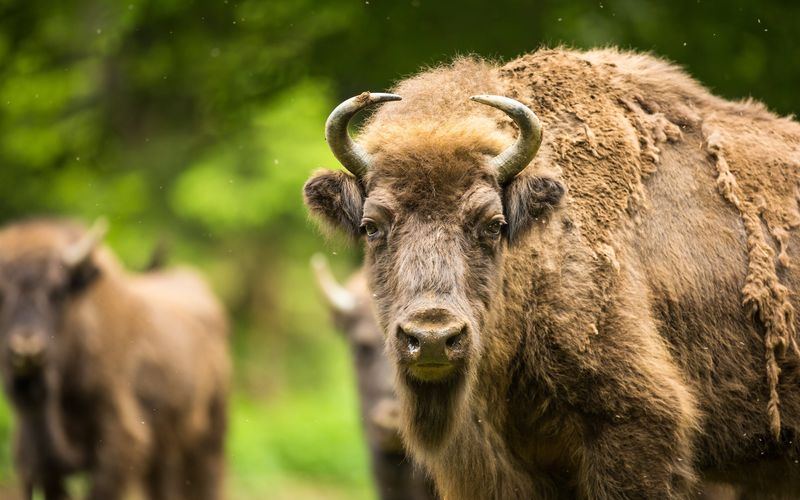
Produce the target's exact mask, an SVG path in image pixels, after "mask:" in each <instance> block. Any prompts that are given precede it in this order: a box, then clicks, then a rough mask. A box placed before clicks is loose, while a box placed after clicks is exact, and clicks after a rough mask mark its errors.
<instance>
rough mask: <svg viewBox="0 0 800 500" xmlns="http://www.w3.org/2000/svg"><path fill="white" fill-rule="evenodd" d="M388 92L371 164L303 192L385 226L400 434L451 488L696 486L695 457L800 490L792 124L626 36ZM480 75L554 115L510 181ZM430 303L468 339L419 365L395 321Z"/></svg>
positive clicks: (659, 492) (562, 494) (504, 133)
mask: <svg viewBox="0 0 800 500" xmlns="http://www.w3.org/2000/svg"><path fill="white" fill-rule="evenodd" d="M395 92H396V93H398V94H400V95H402V96H403V101H400V102H396V103H388V104H385V105H383V106H382V107H381V108H380V110H379V111H377V112H376V113H375V114H374V115H373V116H372V118H371V119H370V120H369V121H368V122H367V124H366V125H365V127H364V129H363V131H362V134H361V138H360V142H361V145H362V146H363V147H364V148H365V149H366V150H367V152H369V153H370V154H371V155H372V156H371V157H372V165H371V169H370V171H369V173H368V174H367V176H366V177H365V178H364V179H361V180H356V179H354V178H352V177H350V176H343V175H342V174H340V173H325V172H322V173H318V174H316V175H315V176H314V177H313V178H312V179H311V180H310V181H309V182H308V183H307V184H306V187H305V195H306V202H307V204H308V206H309V207H310V209H311V210H312V212H314V213H315V214H317V215H318V216H320V217H322V218H323V219H325V220H327V221H329V222H331V223H334V224H336V223H338V224H339V225H340V226H344V227H345V228H353V227H354V226H357V225H358V223H359V220H358V218H353V217H352V215H351V214H352V213H353V212H354V210H353V207H354V206H363V214H362V217H364V219H365V220H366V221H367V222H368V223H369V225H370V227H371V228H372V229H374V230H375V231H374V232H373V231H371V232H373V235H372V236H371V237H368V238H365V240H366V268H367V272H368V274H369V281H370V286H371V289H372V291H373V293H374V294H375V297H376V298H375V300H376V304H377V311H378V316H379V320H380V323H381V326H382V327H383V329H384V330H385V332H386V335H387V343H388V351H389V352H390V353H391V354H392V356H393V358H394V359H395V362H396V363H397V365H398V380H397V389H398V391H399V394H400V396H401V401H402V403H403V405H402V406H403V411H404V416H405V423H406V427H405V429H404V436H405V439H406V441H407V443H408V445H409V446H410V447H411V450H412V452H413V454H414V455H415V457H416V458H417V459H418V460H419V461H421V462H422V463H423V464H424V465H425V466H426V467H427V468H428V469H429V470H430V472H431V473H432V475H433V477H434V479H435V482H436V484H437V487H438V488H439V489H440V492H441V493H443V496H444V498H447V499H455V498H573V497H578V498H685V497H687V496H690V495H692V494H693V493H694V492H696V490H697V484H698V483H697V480H698V477H706V478H710V479H712V480H713V479H720V480H730V481H732V482H735V483H738V484H739V485H740V487H741V489H742V491H743V492H744V493H745V494H746V495H749V496H748V497H749V498H754V497H757V496H759V495H764V496H767V495H786V496H797V495H798V492H800V474H798V473H797V467H798V466H797V465H796V461H797V460H800V444H798V441H797V438H798V437H800V436H798V431H800V356H798V352H797V349H796V347H795V346H796V333H795V330H796V328H797V321H798V320H797V317H796V316H795V314H794V309H795V308H796V307H797V306H798V305H797V300H798V299H797V294H796V291H797V290H798V286H800V272H799V271H798V270H797V266H796V265H790V264H793V263H796V262H797V258H798V256H799V254H800V248H799V247H800V242H798V238H797V233H796V231H795V229H796V227H797V226H798V225H800V224H799V223H800V216H799V215H798V200H797V196H798V175H800V158H799V156H798V155H799V154H800V153H799V152H800V125H798V124H797V123H796V122H794V121H792V120H790V119H784V118H778V117H776V116H774V115H772V114H771V113H769V112H768V111H766V110H765V109H764V107H763V106H761V105H760V104H757V103H753V102H751V101H745V102H736V103H733V102H728V101H725V100H722V99H720V98H717V97H715V96H713V95H711V94H710V93H709V92H708V91H707V90H706V89H704V88H703V87H702V86H700V85H699V84H697V83H696V82H694V81H693V80H692V79H691V78H689V77H688V76H686V75H685V74H684V73H683V72H682V71H681V70H680V69H678V68H676V67H674V66H672V65H670V64H668V63H665V62H663V61H660V60H658V59H655V58H653V57H650V56H645V55H636V54H630V53H624V52H619V51H616V50H612V49H605V50H595V51H590V52H576V51H570V50H564V49H554V50H540V51H538V52H536V53H534V54H530V55H527V56H524V57H521V58H519V59H516V60H514V61H511V62H509V63H508V64H505V65H504V66H497V65H494V64H490V63H487V62H482V61H476V60H471V59H461V60H457V61H455V62H454V63H453V64H452V65H450V66H446V67H442V68H438V69H434V70H430V71H426V72H424V73H422V74H420V75H419V76H417V77H414V78H411V79H409V80H405V81H403V82H401V83H400V84H399V85H398V86H397V88H396V89H395ZM475 94H499V95H505V96H508V97H512V98H514V99H517V100H519V101H521V102H523V103H524V104H526V105H528V106H529V107H530V108H531V109H532V110H533V111H534V112H536V114H537V115H538V116H539V118H540V119H541V121H542V123H543V126H544V131H545V132H544V142H543V144H542V146H541V149H540V151H539V153H538V155H537V156H536V158H535V159H534V161H533V162H532V163H531V165H529V166H528V167H527V168H526V169H525V170H524V171H523V172H522V173H521V174H520V175H519V176H517V178H516V179H514V180H513V181H512V182H511V183H510V184H509V185H507V186H499V185H498V184H497V182H496V180H495V175H494V172H492V171H491V169H490V167H489V163H488V159H489V158H490V157H491V155H496V154H498V153H499V152H500V151H502V149H503V148H504V147H506V146H508V145H510V144H511V143H512V142H513V140H514V129H513V126H512V124H511V121H510V119H508V118H507V117H505V116H504V115H503V114H501V113H500V112H498V111H496V110H494V109H491V108H489V107H486V106H481V105H478V104H475V103H471V102H469V101H468V98H469V96H471V95H475ZM334 186H339V187H338V188H335V187H334ZM562 186H563V187H562ZM564 188H566V193H567V194H566V195H565V196H563V198H562V197H561V196H560V195H561V194H562V193H563V192H564ZM331 193H335V195H331ZM353 193H357V196H356V197H354V195H353ZM497 214H501V215H503V216H504V217H505V219H506V222H507V224H508V225H507V227H506V229H505V232H504V236H503V237H502V238H496V237H495V236H493V233H492V232H491V231H489V230H488V229H487V228H488V227H489V226H488V225H487V224H488V221H489V220H490V219H489V218H491V217H497V216H498V215H497ZM342 220H345V221H346V222H344V223H342V222H339V221H342ZM776 254H777V255H778V257H777V258H776V257H775V256H776ZM432 308H433V309H432ZM433 310H436V311H441V315H442V317H446V318H448V320H449V321H452V320H453V318H456V319H457V320H458V321H463V322H464V324H465V325H466V327H465V331H466V332H467V339H466V341H465V345H466V349H467V354H466V355H465V356H464V358H463V359H460V360H459V361H458V363H457V369H456V370H455V371H454V372H453V373H452V374H451V375H450V376H448V378H446V379H444V380H439V381H435V382H430V381H428V382H426V381H424V380H420V379H419V377H417V376H415V372H414V371H413V370H412V367H411V366H410V365H408V364H407V363H406V362H405V361H404V360H405V358H404V349H405V347H404V346H403V345H402V342H403V340H402V339H403V336H402V335H401V333H402V329H401V328H400V326H398V325H401V324H402V322H403V321H408V320H409V318H411V319H412V320H415V319H418V318H419V316H420V314H421V311H422V312H425V311H433ZM745 470H746V471H747V472H746V473H743V471H745Z"/></svg>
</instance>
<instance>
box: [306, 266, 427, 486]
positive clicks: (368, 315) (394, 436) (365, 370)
mask: <svg viewBox="0 0 800 500" xmlns="http://www.w3.org/2000/svg"><path fill="white" fill-rule="evenodd" d="M311 264H312V267H313V268H314V272H315V274H316V277H317V284H318V285H319V288H320V291H321V292H322V294H323V296H324V297H325V300H326V302H327V304H328V307H329V308H330V309H331V313H332V315H333V320H334V323H335V324H336V327H337V328H338V329H339V330H341V331H342V332H343V333H344V334H345V336H346V338H347V341H348V344H350V352H351V353H352V356H353V364H354V366H355V372H356V378H357V380H358V395H359V398H360V401H361V422H362V424H363V426H364V432H365V434H366V438H367V443H368V444H369V451H370V459H371V461H372V471H373V475H374V477H375V485H376V487H377V489H378V493H379V494H380V498H382V499H384V500H392V499H394V500H414V499H417V500H425V499H433V498H435V496H434V495H433V487H432V485H430V484H429V482H428V481H426V480H425V476H424V473H422V472H421V471H419V470H415V466H414V463H413V461H412V460H411V458H410V457H408V456H407V454H406V451H405V449H404V448H403V443H402V441H401V438H400V406H399V403H398V401H397V397H396V396H395V393H394V388H393V386H392V384H393V383H394V378H395V374H394V367H393V366H392V365H391V364H390V363H389V360H388V359H387V357H386V356H385V354H384V343H383V334H382V333H381V331H380V328H379V327H378V323H377V321H376V320H375V315H374V313H373V311H372V300H371V298H370V295H369V291H368V290H367V282H366V278H365V277H364V273H362V272H358V273H356V274H354V275H353V276H352V277H351V278H350V280H349V281H348V283H347V287H346V288H345V287H343V286H341V285H340V284H339V283H338V282H337V281H336V279H335V278H334V277H333V273H331V270H330V268H329V267H328V261H327V259H325V257H323V256H322V255H319V254H318V255H315V256H314V258H313V259H312V261H311Z"/></svg>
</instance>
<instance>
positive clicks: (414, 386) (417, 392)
mask: <svg viewBox="0 0 800 500" xmlns="http://www.w3.org/2000/svg"><path fill="white" fill-rule="evenodd" d="M399 378H400V384H399V385H400V387H401V390H400V394H401V397H402V398H403V399H404V400H405V402H404V403H405V404H403V405H402V407H403V409H404V413H405V415H404V416H405V419H404V420H405V422H406V426H407V433H406V434H407V438H409V439H411V440H413V441H414V442H415V443H416V444H417V445H418V446H420V447H421V448H423V449H425V450H428V451H433V450H436V449H439V448H441V447H442V446H443V445H444V443H445V442H446V440H447V438H448V437H449V436H450V435H451V434H452V430H453V428H454V427H455V426H457V425H458V422H459V421H460V419H461V418H462V417H463V416H464V415H463V414H464V411H463V410H462V408H463V407H464V404H463V403H464V399H465V393H466V386H467V376H466V373H465V372H464V370H458V371H457V372H456V373H454V374H453V375H452V376H450V377H448V378H447V379H445V380H442V381H437V382H425V381H421V380H418V379H416V378H414V377H413V376H411V375H410V374H408V373H406V372H405V371H404V370H403V371H401V374H400V376H399Z"/></svg>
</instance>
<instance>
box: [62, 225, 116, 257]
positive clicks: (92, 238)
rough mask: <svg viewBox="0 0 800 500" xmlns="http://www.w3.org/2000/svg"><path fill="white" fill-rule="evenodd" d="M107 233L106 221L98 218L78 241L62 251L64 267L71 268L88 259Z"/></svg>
mask: <svg viewBox="0 0 800 500" xmlns="http://www.w3.org/2000/svg"><path fill="white" fill-rule="evenodd" d="M107 231H108V220H107V219H106V218H105V217H99V218H98V219H97V220H96V221H94V224H92V227H91V228H89V230H88V231H86V234H84V235H83V237H82V238H81V239H80V240H78V241H76V242H75V243H73V244H72V245H71V246H69V247H67V249H66V250H65V251H64V254H63V255H62V260H63V262H64V265H66V266H67V267H70V268H72V267H76V266H78V265H79V264H81V263H82V262H84V261H85V260H86V259H88V258H89V256H90V255H91V254H92V251H93V250H94V249H95V248H96V247H97V245H99V244H100V242H101V241H103V238H104V237H105V235H106V232H107Z"/></svg>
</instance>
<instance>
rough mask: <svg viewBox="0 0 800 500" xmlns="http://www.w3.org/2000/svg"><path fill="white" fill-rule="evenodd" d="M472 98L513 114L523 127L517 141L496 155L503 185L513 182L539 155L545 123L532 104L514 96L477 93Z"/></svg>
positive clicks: (499, 176)
mask: <svg viewBox="0 0 800 500" xmlns="http://www.w3.org/2000/svg"><path fill="white" fill-rule="evenodd" d="M470 99H471V100H473V101H475V102H479V103H481V104H486V105H487V106H491V107H493V108H497V109H499V110H500V111H502V112H504V113H505V114H507V115H508V116H510V117H511V119H512V120H514V123H516V124H517V127H519V137H518V138H517V142H515V143H514V145H513V146H511V147H509V148H508V149H506V150H505V151H503V152H502V153H500V154H499V155H497V156H495V157H494V158H493V159H492V163H493V164H494V166H495V167H496V168H497V178H498V182H499V183H500V185H501V186H502V185H504V184H506V183H508V182H510V181H511V179H513V178H514V176H516V175H517V174H518V173H520V172H521V171H522V169H524V168H525V167H526V166H527V165H528V164H529V163H530V162H531V160H533V157H534V156H536V152H537V151H538V150H539V146H540V145H541V144H542V124H541V123H540V122H539V118H538V117H537V116H536V115H535V114H534V112H533V111H531V110H530V108H528V107H527V106H525V105H524V104H522V103H521V102H519V101H515V100H514V99H511V98H508V97H503V96H499V95H476V96H472V97H470Z"/></svg>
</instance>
